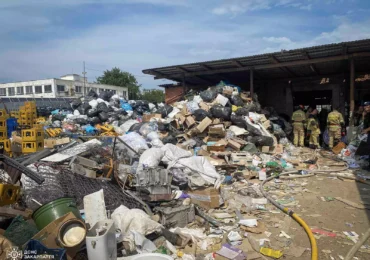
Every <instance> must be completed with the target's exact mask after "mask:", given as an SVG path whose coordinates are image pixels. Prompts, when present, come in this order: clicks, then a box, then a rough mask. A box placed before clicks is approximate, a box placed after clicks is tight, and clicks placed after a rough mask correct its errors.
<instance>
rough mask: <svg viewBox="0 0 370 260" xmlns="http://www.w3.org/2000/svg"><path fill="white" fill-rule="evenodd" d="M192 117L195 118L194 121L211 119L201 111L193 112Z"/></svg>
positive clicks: (209, 115) (206, 113)
mask: <svg viewBox="0 0 370 260" xmlns="http://www.w3.org/2000/svg"><path fill="white" fill-rule="evenodd" d="M193 115H194V116H195V120H196V121H202V120H203V119H204V118H206V117H211V114H210V113H208V112H207V111H205V110H203V109H197V110H195V111H194V113H193Z"/></svg>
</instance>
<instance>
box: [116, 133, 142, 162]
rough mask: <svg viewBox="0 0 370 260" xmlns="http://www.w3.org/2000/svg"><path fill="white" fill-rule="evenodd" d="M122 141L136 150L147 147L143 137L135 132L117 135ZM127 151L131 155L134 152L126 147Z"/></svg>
mask: <svg viewBox="0 0 370 260" xmlns="http://www.w3.org/2000/svg"><path fill="white" fill-rule="evenodd" d="M118 138H120V139H121V140H122V141H124V142H126V143H127V145H129V146H130V147H131V148H132V149H134V150H135V151H136V152H140V151H142V150H147V149H149V147H148V145H147V144H146V141H145V139H144V138H143V137H142V136H141V135H139V134H138V133H136V132H131V133H128V134H125V135H123V136H119V137H118ZM127 153H128V154H129V155H130V156H131V157H133V156H134V155H135V154H134V152H132V151H131V150H130V149H127Z"/></svg>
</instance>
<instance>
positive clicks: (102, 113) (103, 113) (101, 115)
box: [98, 112, 109, 122]
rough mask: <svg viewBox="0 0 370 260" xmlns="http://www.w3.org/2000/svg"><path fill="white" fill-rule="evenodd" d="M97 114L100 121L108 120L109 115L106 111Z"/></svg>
mask: <svg viewBox="0 0 370 260" xmlns="http://www.w3.org/2000/svg"><path fill="white" fill-rule="evenodd" d="M98 116H99V119H100V121H102V122H106V121H108V118H109V116H108V114H107V113H106V112H100V113H99V115H98Z"/></svg>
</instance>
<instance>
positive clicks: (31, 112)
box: [18, 101, 37, 127]
mask: <svg viewBox="0 0 370 260" xmlns="http://www.w3.org/2000/svg"><path fill="white" fill-rule="evenodd" d="M19 117H20V118H19V120H18V122H19V125H21V126H23V127H26V126H28V127H32V125H33V124H35V123H36V118H37V112H36V102H35V101H26V102H24V106H20V107H19Z"/></svg>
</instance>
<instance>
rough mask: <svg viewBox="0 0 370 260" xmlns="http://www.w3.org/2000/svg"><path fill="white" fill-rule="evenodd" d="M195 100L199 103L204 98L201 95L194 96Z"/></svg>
mask: <svg viewBox="0 0 370 260" xmlns="http://www.w3.org/2000/svg"><path fill="white" fill-rule="evenodd" d="M193 101H194V102H196V103H197V104H199V103H200V102H202V101H203V99H202V98H201V97H200V96H194V98H193Z"/></svg>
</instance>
